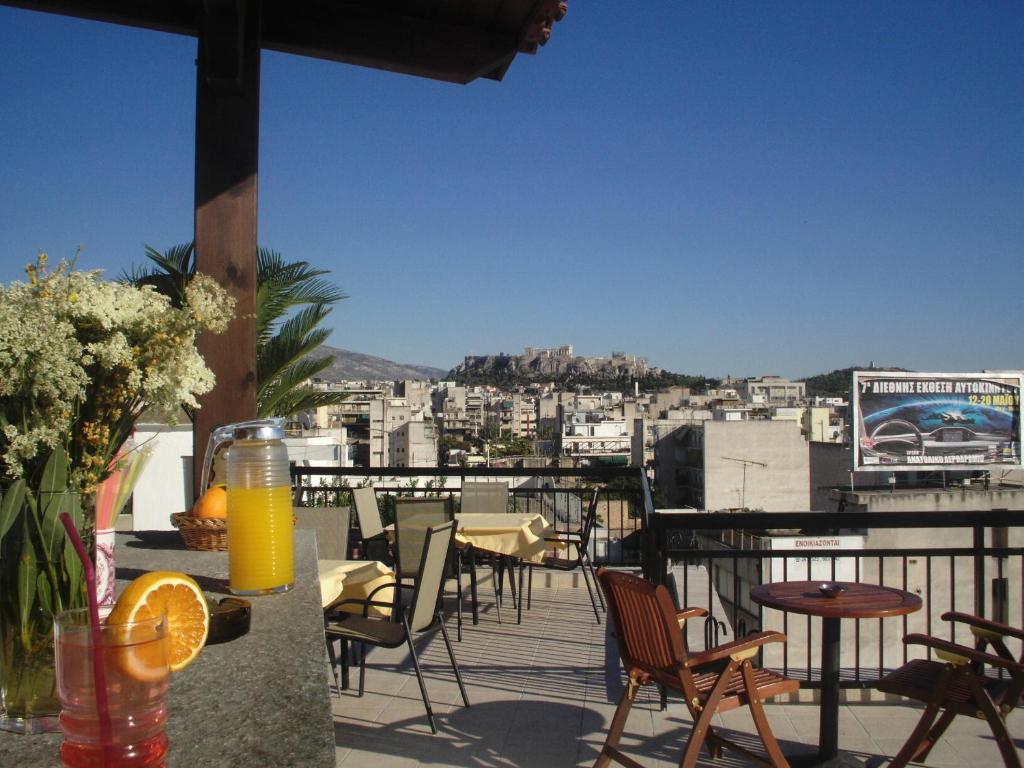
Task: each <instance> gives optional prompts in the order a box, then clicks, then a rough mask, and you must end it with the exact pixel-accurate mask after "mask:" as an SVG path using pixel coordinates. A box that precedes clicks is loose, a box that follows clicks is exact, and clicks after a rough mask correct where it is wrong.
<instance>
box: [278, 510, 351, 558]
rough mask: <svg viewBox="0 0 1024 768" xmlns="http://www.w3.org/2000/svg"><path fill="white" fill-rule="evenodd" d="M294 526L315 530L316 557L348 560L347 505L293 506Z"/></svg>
mask: <svg viewBox="0 0 1024 768" xmlns="http://www.w3.org/2000/svg"><path fill="white" fill-rule="evenodd" d="M292 514H293V515H295V527H296V528H310V529H312V530H314V531H316V549H317V557H318V558H319V559H321V560H348V555H349V552H348V528H349V524H350V523H349V508H348V507H293V508H292Z"/></svg>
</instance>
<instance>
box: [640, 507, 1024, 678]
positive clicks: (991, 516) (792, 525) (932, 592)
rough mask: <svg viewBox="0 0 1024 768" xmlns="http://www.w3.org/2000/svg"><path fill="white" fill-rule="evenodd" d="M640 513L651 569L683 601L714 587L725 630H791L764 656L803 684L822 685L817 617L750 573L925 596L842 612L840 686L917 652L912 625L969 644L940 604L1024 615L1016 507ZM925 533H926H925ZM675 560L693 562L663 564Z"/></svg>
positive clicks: (1023, 561)
mask: <svg viewBox="0 0 1024 768" xmlns="http://www.w3.org/2000/svg"><path fill="white" fill-rule="evenodd" d="M647 522H648V541H649V559H648V561H647V562H646V563H645V565H646V568H647V569H649V576H651V577H653V578H654V579H655V580H658V581H661V582H663V583H666V582H669V581H674V582H675V584H676V586H677V591H678V593H679V594H678V598H679V601H680V603H681V604H684V605H711V604H712V603H713V602H714V597H716V596H717V597H718V598H719V599H720V601H721V605H722V607H723V609H724V612H725V615H724V616H717V617H715V621H723V622H724V624H726V625H728V629H727V630H726V631H727V632H728V633H731V634H733V635H736V636H742V635H744V634H746V633H748V632H752V631H755V630H757V629H778V630H780V631H782V632H783V633H785V634H786V635H787V637H788V642H787V643H786V645H785V646H783V647H781V648H776V649H772V652H771V653H770V657H769V654H768V653H767V652H766V658H765V663H766V664H768V665H769V666H773V667H776V668H779V669H781V670H782V671H783V673H784V674H787V675H789V676H792V677H798V678H802V679H803V680H804V681H805V685H806V687H809V688H816V687H818V686H819V685H820V682H819V680H818V677H817V675H818V661H819V655H820V636H821V635H820V627H819V625H818V623H819V622H820V619H814V618H812V617H809V616H802V615H795V614H793V615H791V614H788V613H782V612H780V611H775V610H772V609H763V608H761V607H760V606H758V605H756V604H754V603H752V601H751V600H750V597H749V589H750V587H751V586H753V585H754V584H760V583H766V582H770V581H802V580H807V581H836V580H839V581H855V582H869V583H873V584H880V585H883V586H889V587H895V588H897V589H901V590H904V591H908V592H911V593H916V594H918V595H919V596H920V598H921V600H922V608H921V610H920V611H918V612H916V613H913V614H910V615H907V616H902V617H894V618H887V619H859V620H846V621H844V622H843V640H844V646H843V661H842V665H841V666H842V678H843V679H842V681H841V685H842V686H843V687H847V688H867V687H870V686H872V685H873V683H874V681H876V680H877V679H878V678H879V677H881V676H882V675H884V674H885V673H886V672H887V671H888V670H891V669H894V668H896V667H898V666H900V665H902V664H904V663H906V661H907V660H908V659H909V658H911V657H914V656H918V655H922V654H921V653H919V652H918V648H919V646H906V645H904V644H903V642H902V638H903V637H904V636H905V635H906V634H908V633H911V632H922V633H925V634H931V635H937V636H939V637H944V638H947V639H949V640H952V641H954V642H959V643H966V644H970V645H973V638H972V637H971V635H970V634H969V632H968V631H967V630H966V628H964V627H963V626H962V625H960V626H957V625H956V624H954V623H951V622H947V621H944V620H942V618H941V616H942V614H944V613H945V612H947V611H963V612H965V613H971V614H975V615H979V616H986V617H988V618H991V619H993V620H996V621H1000V622H1003V623H1010V624H1015V625H1018V626H1019V625H1021V623H1022V615H1024V591H1022V586H1021V585H1022V579H1024V547H1022V546H1010V544H1009V542H1011V541H1015V542H1017V543H1021V542H1024V512H1022V511H1020V510H991V511H985V512H856V513H854V512H844V513H836V514H827V513H812V512H786V513H777V512H776V513H772V512H742V513H721V512H718V513H709V512H696V511H695V512H693V513H689V512H672V513H665V512H662V513H653V511H652V514H650V515H649V516H648V520H647ZM769 532H775V534H776V535H775V536H773V535H772V534H771V533H769ZM780 532H782V533H783V534H795V533H799V535H800V536H805V535H811V536H818V537H822V538H823V539H824V541H823V542H819V543H820V544H823V545H821V546H816V547H815V548H814V549H813V550H808V549H807V548H801V549H797V548H792V547H790V548H786V549H778V548H774V541H776V540H777V539H778V535H779V533H780ZM843 535H847V536H852V537H854V538H856V537H858V536H864V539H863V544H865V545H868V546H864V547H862V548H856V549H848V548H841V547H840V546H838V545H839V543H840V537H841V536H843ZM927 539H931V540H932V543H931V544H930V545H929V544H928V542H927ZM908 540H910V541H908ZM937 540H938V541H937ZM829 543H832V544H833V545H834V546H828V544H829ZM674 565H678V566H689V567H678V568H675V569H674V570H672V571H670V569H671V568H672V566H674ZM672 574H675V576H674V577H673V575H672ZM695 575H696V576H700V578H694V576H695ZM697 584H699V587H698V588H697V589H696V590H695V588H694V587H695V585H697ZM712 592H714V595H713V594H712ZM717 631H718V627H717V626H716V632H717ZM725 639H727V638H725ZM1015 650H1017V651H1019V650H1020V649H1019V648H1018V649H1015Z"/></svg>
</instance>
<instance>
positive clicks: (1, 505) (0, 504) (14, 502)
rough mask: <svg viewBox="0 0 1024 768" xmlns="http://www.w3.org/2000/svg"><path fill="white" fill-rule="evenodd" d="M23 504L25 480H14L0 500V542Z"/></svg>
mask: <svg viewBox="0 0 1024 768" xmlns="http://www.w3.org/2000/svg"><path fill="white" fill-rule="evenodd" d="M24 504H25V480H24V478H22V479H19V480H15V481H14V482H13V483H11V486H10V487H9V488H8V489H7V493H5V494H4V495H3V501H0V542H2V541H3V540H4V534H6V533H7V531H9V530H10V528H11V526H12V525H14V521H15V519H16V518H17V516H18V513H19V512H21V509H22V507H23V506H24Z"/></svg>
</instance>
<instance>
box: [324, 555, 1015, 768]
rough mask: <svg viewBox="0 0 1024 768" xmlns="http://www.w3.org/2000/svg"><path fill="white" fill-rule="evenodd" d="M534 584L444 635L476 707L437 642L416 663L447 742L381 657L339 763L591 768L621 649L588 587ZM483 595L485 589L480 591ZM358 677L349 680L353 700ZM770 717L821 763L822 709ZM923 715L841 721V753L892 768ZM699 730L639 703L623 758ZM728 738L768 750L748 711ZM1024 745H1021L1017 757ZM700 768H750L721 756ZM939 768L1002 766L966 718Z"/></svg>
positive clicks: (393, 663) (343, 735) (412, 688)
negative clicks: (459, 638) (527, 598)
mask: <svg viewBox="0 0 1024 768" xmlns="http://www.w3.org/2000/svg"><path fill="white" fill-rule="evenodd" d="M545 581H546V579H545V575H543V574H541V573H540V572H538V574H537V577H536V578H535V580H534V594H533V608H532V610H530V611H529V612H524V618H523V623H522V624H521V625H518V626H517V625H516V624H515V623H514V622H515V616H514V612H513V611H512V609H511V606H510V605H509V604H508V602H507V601H506V606H507V609H506V610H503V611H502V618H503V619H504V623H502V624H499V623H498V621H497V618H496V615H495V611H494V608H493V605H492V603H491V599H492V593H491V591H490V589H489V586H484V587H482V589H481V602H482V604H483V605H482V608H483V613H482V615H481V619H480V623H479V625H477V626H471V625H469V624H468V617H467V625H466V628H465V632H464V636H463V642H461V643H458V642H455V621H454V618H452V619H450V621H449V627H450V633H451V635H452V640H453V644H454V646H455V654H456V656H457V658H458V661H459V666H460V669H461V670H462V674H463V678H464V680H465V682H466V686H467V689H468V693H469V699H470V703H471V706H470V707H469V708H468V709H467V708H465V707H463V706H462V704H461V699H460V697H459V690H458V687H457V685H456V683H455V679H454V675H453V674H452V671H451V667H450V665H449V663H448V657H447V654H446V653H445V650H444V644H443V642H442V641H441V637H440V635H439V634H435V635H432V636H430V637H429V638H423V640H422V641H421V643H420V644H419V645H418V648H417V650H418V651H419V650H420V648H422V652H421V656H420V659H421V663H422V664H423V667H424V673H425V676H426V678H427V689H428V692H429V694H430V698H431V701H432V702H433V705H434V711H435V714H436V716H437V720H438V726H439V733H438V734H437V735H436V736H435V735H432V734H431V732H430V728H429V726H428V725H427V720H426V716H425V713H424V709H423V703H422V700H421V699H420V693H419V687H418V685H417V683H416V676H415V674H414V673H413V670H412V665H411V662H410V661H409V658H408V652H407V651H406V650H405V649H404V648H402V649H397V650H395V651H387V650H380V649H378V650H374V651H372V652H371V653H370V655H369V656H368V661H367V671H366V693H365V695H364V696H363V697H362V698H358V697H356V696H355V694H354V692H353V691H344V692H342V693H341V695H340V697H338V698H335V699H334V714H335V738H336V744H337V762H338V765H339V766H345V768H412V767H413V766H469V767H472V768H499V767H500V768H506V767H507V766H523V767H524V768H555V767H556V766H557V767H559V768H561V767H564V766H590V765H592V764H593V762H594V759H595V758H596V756H597V753H598V750H599V749H600V746H601V744H602V742H603V741H604V735H605V730H606V728H607V726H608V723H609V721H610V720H611V715H612V712H613V711H614V709H615V703H616V702H617V700H618V696H619V694H620V692H621V690H622V682H621V679H620V675H619V662H618V657H617V655H616V650H615V645H614V641H613V640H612V639H611V638H610V637H608V636H607V634H606V624H605V622H604V620H603V616H602V624H601V626H598V625H597V624H596V622H595V621H594V613H593V611H592V610H591V607H590V601H589V600H588V598H587V593H586V590H585V589H584V588H583V586H582V582H580V584H579V586H578V587H577V588H574V587H573V586H572V579H571V578H565V577H562V576H561V575H557V576H556V577H555V578H554V580H552V581H551V582H550V585H549V586H546V585H545ZM482 583H484V584H486V583H487V582H485V581H484V580H482ZM357 678H358V673H357V672H354V673H353V679H352V683H353V689H354V687H355V684H356V680H357ZM767 711H768V717H769V720H770V722H771V724H772V727H773V729H774V731H775V734H776V736H777V737H778V738H779V740H780V742H781V744H782V748H783V751H784V752H786V754H787V755H789V756H796V755H808V754H812V753H813V752H814V751H815V749H816V746H815V745H816V744H817V738H818V708H817V705H815V704H773V705H769V706H768V707H767ZM918 714H919V712H918V711H917V710H915V709H913V708H912V707H910V706H891V705H879V704H859V705H851V706H845V705H844V706H843V707H842V708H841V712H840V734H839V739H840V746H841V747H842V748H843V749H844V750H846V751H848V752H851V753H852V754H854V755H856V756H858V757H860V758H861V759H863V760H864V761H865V762H866V764H867V765H869V766H884V765H885V764H886V762H887V757H890V756H892V755H893V754H895V753H896V751H897V750H898V749H899V748H900V746H902V744H903V740H904V739H905V738H906V735H907V734H908V733H909V732H910V730H911V729H912V727H913V725H914V723H915V722H916V720H917V716H918ZM1022 717H1024V715H1020V714H1017V713H1015V714H1013V715H1011V723H1010V730H1011V733H1015V732H1017V733H1024V720H1022ZM690 724H691V719H690V716H689V713H688V712H687V711H686V708H685V707H684V706H683V704H682V702H680V701H678V700H670V702H669V707H668V709H667V710H666V711H664V712H662V711H659V708H658V704H657V700H656V691H655V690H653V689H647V690H644V691H642V692H641V694H640V697H639V698H638V701H637V704H636V706H634V708H633V712H632V714H631V716H630V718H629V721H628V724H627V726H626V733H625V735H624V737H623V740H622V744H621V746H622V749H623V751H624V752H626V753H627V754H628V755H630V756H631V757H633V758H634V759H636V760H638V761H639V762H640V763H642V764H643V765H645V766H651V767H652V768H655V767H657V768H662V767H665V768H667V767H668V766H675V765H678V763H679V759H680V757H681V755H682V748H683V745H684V744H685V740H686V738H687V736H688V735H689V730H690ZM719 727H720V728H721V729H724V732H725V733H726V735H728V736H730V737H731V738H733V739H735V740H736V741H739V742H741V743H743V744H745V745H746V746H749V747H751V748H754V749H756V748H757V747H758V745H759V742H758V741H757V739H756V737H755V736H753V735H752V734H753V733H754V731H753V725H752V723H751V721H750V716H749V714H748V713H747V711H746V710H745V709H741V710H737V711H733V712H729V713H726V715H725V716H721V717H719ZM1022 750H1024V740H1021V741H1019V742H1018V752H1019V753H1021V752H1022ZM699 764H700V765H701V766H722V767H723V768H729V767H732V766H743V765H747V764H748V763H747V762H746V761H744V760H741V759H739V758H737V757H736V756H735V755H733V754H730V753H729V752H728V751H727V752H725V753H724V755H723V757H722V759H720V760H714V761H713V760H711V759H709V758H708V757H707V752H706V751H705V752H704V753H703V756H702V758H701V761H700V763H699ZM928 765H929V766H933V767H934V768H954V767H956V768H961V767H962V766H968V765H969V766H972V768H983V767H984V766H1001V765H1002V760H1001V759H1000V757H999V752H998V750H997V748H996V746H995V743H994V742H993V740H992V738H991V735H990V733H989V731H988V728H987V726H986V725H985V723H984V722H981V721H977V720H968V719H966V718H963V717H961V718H958V719H957V720H956V721H955V722H954V724H953V725H952V726H951V727H950V730H949V732H948V733H947V736H946V737H945V738H944V739H943V740H942V741H941V742H940V743H939V744H938V745H937V746H936V747H935V749H934V750H933V751H932V754H931V756H930V758H929V761H928Z"/></svg>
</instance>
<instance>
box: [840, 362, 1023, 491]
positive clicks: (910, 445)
mask: <svg viewBox="0 0 1024 768" xmlns="http://www.w3.org/2000/svg"><path fill="white" fill-rule="evenodd" d="M1021 383H1022V374H1021V373H909V372H902V371H901V372H884V371H854V372H853V387H852V388H851V390H850V400H851V407H852V413H851V421H852V422H853V446H854V448H853V462H854V464H853V468H854V469H855V470H858V471H868V472H870V471H873V470H874V471H880V472H881V471H884V472H893V471H909V470H920V469H929V470H930V469H996V468H1004V469H1005V468H1010V467H1014V466H1020V464H1021V419H1020V413H1021V406H1020V396H1021Z"/></svg>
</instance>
